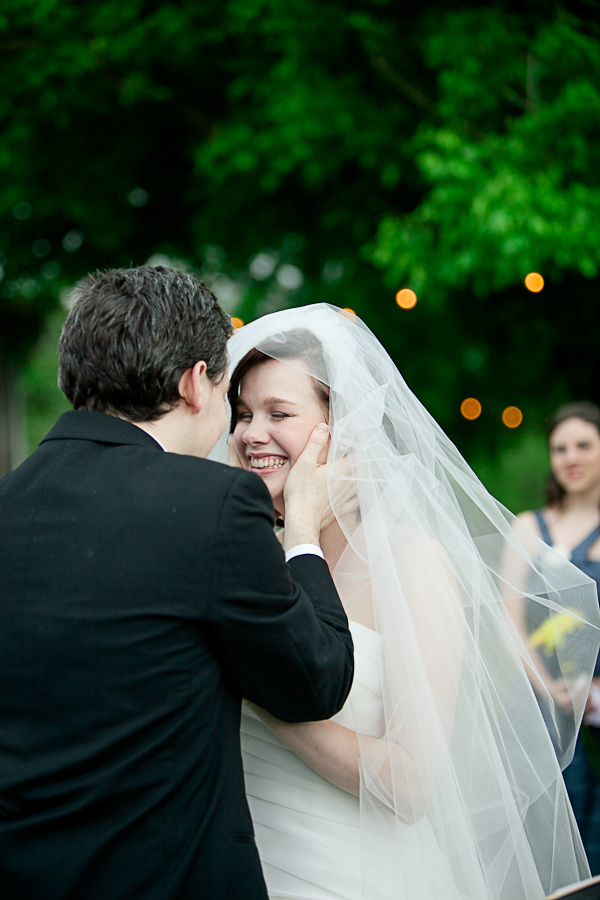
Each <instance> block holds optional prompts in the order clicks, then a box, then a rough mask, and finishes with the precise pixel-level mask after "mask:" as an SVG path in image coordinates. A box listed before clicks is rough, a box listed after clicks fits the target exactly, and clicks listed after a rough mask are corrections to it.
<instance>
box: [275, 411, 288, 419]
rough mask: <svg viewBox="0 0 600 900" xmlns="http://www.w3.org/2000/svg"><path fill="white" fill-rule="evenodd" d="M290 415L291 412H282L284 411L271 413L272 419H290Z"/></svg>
mask: <svg viewBox="0 0 600 900" xmlns="http://www.w3.org/2000/svg"><path fill="white" fill-rule="evenodd" d="M289 417H290V416H289V413H282V412H274V413H271V418H272V419H289Z"/></svg>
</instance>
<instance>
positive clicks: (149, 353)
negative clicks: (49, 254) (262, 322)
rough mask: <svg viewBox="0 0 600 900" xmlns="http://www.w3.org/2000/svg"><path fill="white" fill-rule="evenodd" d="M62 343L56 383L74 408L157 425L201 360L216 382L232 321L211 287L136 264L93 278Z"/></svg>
mask: <svg viewBox="0 0 600 900" xmlns="http://www.w3.org/2000/svg"><path fill="white" fill-rule="evenodd" d="M74 294H75V304H74V306H73V308H72V310H71V312H70V313H69V316H68V317H67V320H66V322H65V324H64V326H63V330H62V334H61V336H60V342H59V352H60V358H59V368H58V372H59V375H58V381H59V385H60V387H61V389H62V390H63V392H64V393H65V395H66V396H67V398H68V399H69V400H70V402H71V403H72V405H73V407H74V408H75V409H88V410H93V411H96V412H104V413H111V414H113V415H118V416H123V417H124V418H126V419H129V420H130V421H132V422H144V421H147V422H151V421H154V420H156V419H159V418H160V417H161V416H162V415H164V414H165V413H166V412H168V411H169V410H170V409H173V408H174V407H175V406H176V405H177V403H178V402H179V399H180V397H179V381H180V379H181V376H182V375H183V373H184V372H185V371H186V369H189V368H190V367H191V366H193V365H194V364H195V363H196V362H198V360H204V362H205V363H206V367H207V368H206V374H207V376H208V377H209V378H210V379H211V380H212V381H218V380H219V378H221V377H222V376H223V374H224V372H225V368H226V365H227V338H228V337H229V335H230V333H231V330H232V328H231V319H230V317H229V316H228V315H227V314H226V313H225V312H224V311H223V310H222V309H221V307H220V306H219V304H218V302H217V298H216V297H215V295H214V294H213V293H212V291H210V290H209V289H208V288H207V287H206V285H205V284H203V283H202V282H201V281H199V280H198V279H197V278H194V277H193V276H192V275H186V274H184V273H183V272H179V271H177V270H176V269H169V268H165V267H164V266H157V267H154V266H138V267H137V268H132V269H109V270H108V271H107V272H96V273H94V274H93V275H88V276H87V277H86V278H84V279H83V280H82V281H80V282H79V284H78V285H77V286H76V287H75V290H74Z"/></svg>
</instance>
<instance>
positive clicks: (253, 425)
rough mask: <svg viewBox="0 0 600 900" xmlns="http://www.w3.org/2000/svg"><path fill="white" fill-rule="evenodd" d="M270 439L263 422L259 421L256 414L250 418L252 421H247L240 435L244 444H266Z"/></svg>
mask: <svg viewBox="0 0 600 900" xmlns="http://www.w3.org/2000/svg"><path fill="white" fill-rule="evenodd" d="M270 439H271V438H270V435H269V433H268V431H267V429H266V428H265V425H264V423H261V422H260V421H259V420H258V419H257V418H256V416H255V417H253V418H252V421H250V422H248V427H247V428H246V429H245V430H244V433H243V435H242V440H243V441H244V443H245V444H268V443H269V441H270Z"/></svg>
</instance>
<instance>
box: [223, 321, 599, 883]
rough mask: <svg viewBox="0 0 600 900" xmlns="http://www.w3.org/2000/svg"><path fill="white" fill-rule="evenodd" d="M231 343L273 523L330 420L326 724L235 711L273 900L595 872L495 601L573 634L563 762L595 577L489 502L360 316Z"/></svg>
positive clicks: (245, 460) (581, 689) (243, 443)
mask: <svg viewBox="0 0 600 900" xmlns="http://www.w3.org/2000/svg"><path fill="white" fill-rule="evenodd" d="M230 355H231V371H232V376H231V382H232V383H231V391H230V403H231V406H232V431H233V446H234V450H235V457H236V463H237V464H238V465H242V466H244V467H246V468H248V469H251V470H253V471H255V472H256V473H257V475H258V476H259V477H261V478H262V479H263V480H264V482H265V485H266V486H267V488H268V489H269V492H270V494H271V497H272V500H273V505H274V509H275V512H276V514H277V515H278V516H279V517H281V518H282V519H283V520H284V521H285V481H286V478H287V474H288V473H289V471H290V468H291V467H292V466H293V464H294V461H295V459H296V458H297V456H298V454H299V452H301V450H302V448H303V446H304V445H305V443H306V440H307V438H308V435H309V434H310V433H311V431H312V429H313V428H314V426H315V425H316V424H317V423H318V422H319V421H323V420H325V421H328V422H329V426H330V429H331V435H332V437H331V444H330V452H329V459H328V476H329V492H330V498H331V503H332V508H333V512H334V514H335V517H334V519H333V520H332V521H330V522H329V523H327V524H326V526H325V527H324V530H323V531H322V534H321V546H322V548H323V551H324V554H325V558H326V560H327V562H328V564H329V566H330V569H331V570H332V572H333V576H334V579H335V582H336V586H337V588H338V591H339V593H340V596H341V598H342V602H343V603H344V607H345V609H346V612H347V614H348V617H349V619H350V620H351V628H352V633H353V638H354V641H355V657H356V670H355V672H356V673H355V681H354V685H353V688H352V691H351V694H350V697H349V699H348V701H347V703H346V705H345V706H344V709H343V710H342V711H341V713H339V714H338V716H336V717H335V718H334V719H333V720H330V721H327V722H312V723H305V724H288V723H285V722H279V721H278V720H276V719H273V717H271V716H269V715H267V714H266V713H264V712H263V711H262V710H259V709H256V708H250V707H247V708H246V711H245V713H244V715H243V717H242V728H241V731H242V749H243V756H244V766H245V774H246V789H247V794H248V799H249V803H250V808H251V812H252V816H253V820H254V825H255V830H256V839H257V844H258V848H259V852H260V855H261V860H262V863H263V868H264V871H265V877H266V881H267V886H268V889H269V894H270V897H271V898H273V900H274V898H297V900H328V898H329V900H332V898H342V900H366V898H373V900H392V898H402V900H434V898H435V900H542V898H543V897H544V896H545V895H546V894H547V893H550V892H551V891H553V890H556V889H557V888H559V887H562V886H564V885H566V884H570V883H573V882H576V881H579V880H580V879H582V878H585V877H587V876H588V875H589V869H588V867H587V863H586V860H585V855H584V853H583V848H582V846H581V841H580V838H579V834H578V832H577V828H576V826H575V824H574V821H573V817H572V814H571V810H570V807H569V803H568V798H567V796H566V791H565V788H564V783H563V780H562V775H561V771H560V767H559V764H558V761H557V757H556V753H555V750H554V747H553V745H552V743H551V741H550V738H549V735H548V731H547V729H546V726H545V724H544V719H543V718H542V714H541V711H540V706H539V705H538V702H537V701H536V698H535V696H534V693H533V691H532V690H531V684H530V681H529V679H528V677H527V674H526V671H525V667H524V665H523V657H525V656H526V655H527V649H526V647H525V645H524V643H523V642H522V641H520V639H519V635H518V633H517V631H516V630H515V628H514V626H513V624H512V620H511V619H510V618H509V616H508V615H507V613H506V598H508V600H509V601H510V600H511V599H514V598H515V597H518V598H519V599H521V598H525V599H524V602H525V604H526V605H533V606H536V607H537V606H540V607H541V608H542V609H543V610H544V611H546V610H547V609H548V608H549V607H551V608H552V610H556V609H559V610H561V612H562V614H563V616H564V617H565V619H566V620H567V621H568V622H569V624H570V627H571V628H572V629H576V630H577V631H578V633H579V635H580V636H581V639H580V641H579V642H578V644H577V653H576V654H575V655H574V656H573V655H571V654H570V653H569V651H570V649H571V647H572V645H567V646H564V645H562V644H560V642H556V647H555V654H554V663H555V666H556V669H557V672H558V674H559V676H560V673H561V672H564V673H566V674H567V675H568V677H567V678H565V679H563V680H562V685H563V688H564V691H565V693H566V694H567V696H568V697H569V701H570V707H569V711H568V713H567V714H566V715H565V716H563V719H562V720H561V722H560V726H561V728H560V751H561V753H562V754H563V756H564V758H565V759H570V755H571V753H572V747H573V744H574V739H575V734H576V732H577V729H578V727H579V723H580V721H581V715H582V713H583V705H584V703H585V698H586V696H587V689H588V687H589V681H590V677H591V672H592V669H593V664H594V660H595V656H596V653H597V650H598V630H597V625H598V624H599V623H600V616H599V613H598V606H597V602H596V599H595V586H594V585H593V583H591V582H590V581H589V579H588V578H587V577H586V576H585V575H583V574H582V573H581V572H579V571H578V570H577V569H575V568H574V567H573V566H571V565H570V564H569V563H568V562H566V561H565V560H564V559H563V558H562V557H560V556H559V555H558V554H556V553H554V552H553V551H551V550H550V549H549V548H547V547H545V545H544V544H543V543H542V542H541V541H539V539H537V538H536V537H535V536H534V535H533V534H532V533H531V531H529V529H526V528H523V527H522V526H519V523H517V522H516V521H515V518H514V517H513V516H512V515H511V514H510V513H509V512H508V511H507V510H505V509H503V508H502V507H501V506H500V505H499V504H498V503H497V502H496V501H495V500H493V498H491V497H490V495H489V494H488V493H487V492H486V491H485V489H484V488H483V486H482V485H481V483H480V482H479V481H478V480H477V478H476V477H475V476H474V475H473V473H472V472H471V470H470V469H469V467H468V466H467V465H466V463H465V462H464V460H463V459H462V457H461V456H460V454H459V453H458V452H457V450H456V448H455V447H454V446H453V445H452V444H451V442H450V441H449V440H448V439H447V437H446V436H445V435H444V434H443V432H442V431H441V429H440V428H439V427H438V426H437V424H436V423H435V422H434V421H433V419H432V418H431V417H430V416H429V414H428V413H427V412H426V410H425V409H424V408H423V407H422V406H421V404H420V403H419V402H418V400H417V399H416V397H415V396H414V395H413V394H412V393H411V391H410V390H409V389H408V388H407V386H406V384H405V383H404V381H403V380H402V378H401V376H400V374H399V373H398V371H397V369H396V367H395V366H394V364H393V362H392V361H391V359H390V358H389V357H388V355H387V354H386V352H385V350H384V349H383V347H382V346H381V344H379V342H378V341H377V340H376V338H375V337H374V336H373V335H372V334H371V332H370V331H369V330H368V329H367V328H366V326H365V325H363V323H362V322H360V320H358V319H357V318H356V317H354V316H349V314H347V313H345V312H343V311H341V310H338V309H336V308H335V307H331V306H328V305H325V304H318V305H315V306H310V307H304V308H301V309H296V310H287V311H284V312H280V313H274V314H272V315H269V316H265V317H264V318H262V319H259V320H258V321H256V322H253V323H252V324H251V325H247V326H245V327H244V328H242V329H240V330H239V331H238V332H236V334H235V335H234V336H233V338H232V339H231V342H230ZM222 452H223V453H226V448H225V446H223V451H222ZM349 501H350V502H349ZM507 554H509V555H512V556H513V557H514V558H515V559H518V563H519V564H518V566H513V567H512V569H511V573H512V574H510V573H509V576H508V577H507V576H506V573H505V570H504V568H503V564H504V561H505V559H506V557H507ZM524 592H525V593H524ZM558 680H559V678H558V677H557V681H558ZM547 714H548V715H553V714H554V709H553V703H552V698H551V697H549V698H548V710H547Z"/></svg>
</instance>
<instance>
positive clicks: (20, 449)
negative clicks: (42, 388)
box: [0, 340, 27, 478]
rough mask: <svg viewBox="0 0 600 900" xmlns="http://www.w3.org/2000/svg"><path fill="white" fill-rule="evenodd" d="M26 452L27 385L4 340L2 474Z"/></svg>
mask: <svg viewBox="0 0 600 900" xmlns="http://www.w3.org/2000/svg"><path fill="white" fill-rule="evenodd" d="M26 455H27V453H26V440H25V398H24V393H23V388H22V385H21V382H20V379H19V373H18V370H17V366H16V364H15V362H14V360H12V359H11V357H10V355H9V354H8V353H7V352H6V347H5V346H4V344H3V342H2V341H1V340H0V478H1V477H2V476H4V475H6V474H7V473H8V472H10V471H12V469H14V468H16V466H18V465H19V463H21V462H23V460H24V459H25V456H26Z"/></svg>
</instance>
